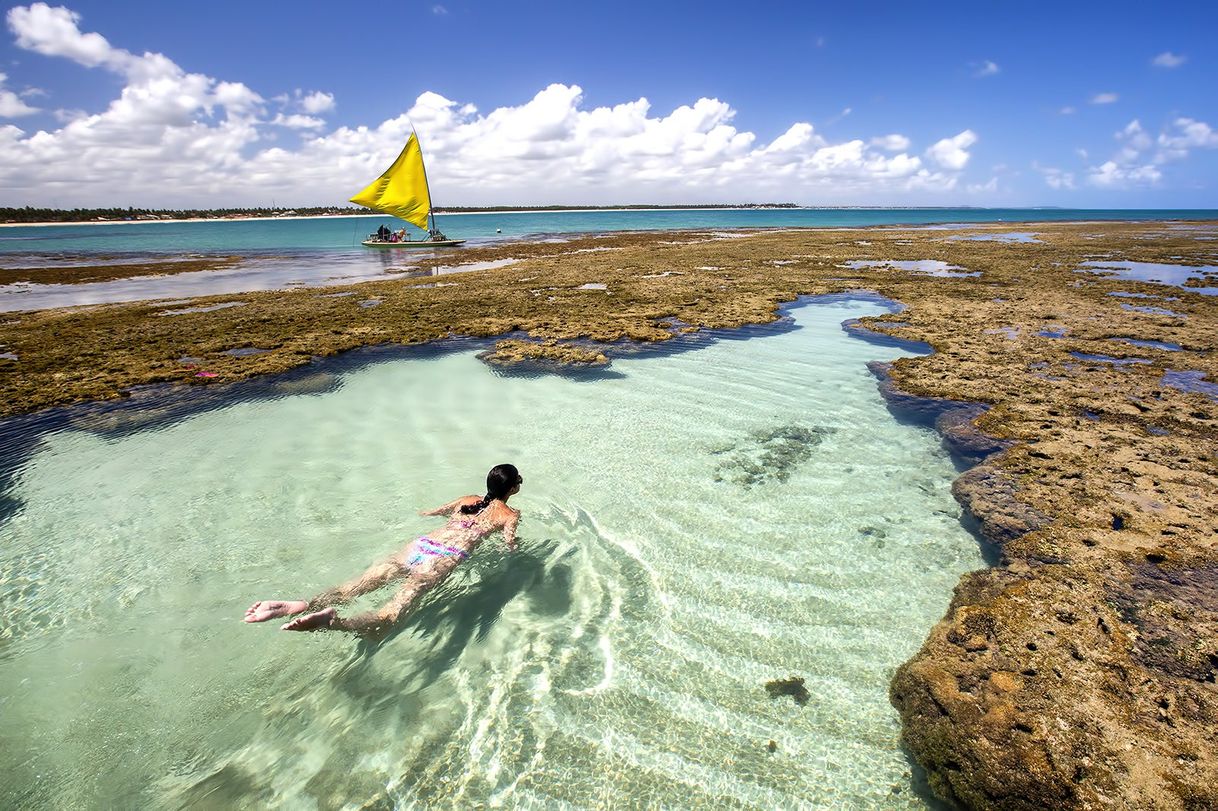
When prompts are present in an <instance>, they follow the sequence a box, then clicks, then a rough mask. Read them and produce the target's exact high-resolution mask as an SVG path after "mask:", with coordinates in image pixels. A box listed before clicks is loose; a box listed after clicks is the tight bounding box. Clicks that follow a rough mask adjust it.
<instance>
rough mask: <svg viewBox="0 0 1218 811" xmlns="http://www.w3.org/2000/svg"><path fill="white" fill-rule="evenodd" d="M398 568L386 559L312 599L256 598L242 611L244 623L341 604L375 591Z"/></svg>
mask: <svg viewBox="0 0 1218 811" xmlns="http://www.w3.org/2000/svg"><path fill="white" fill-rule="evenodd" d="M401 575H402V567H401V565H400V564H399V563H397V562H395V561H386V562H384V563H377V564H375V565H373V566H370V567H369V568H368V570H367V571H365V572H364V573H363V574H361V575H360V576H359V577H357V578H355V579H354V580H348V581H347V582H346V583H343V584H342V585H341V586H335V587H334V588H332V589H327V590H326V591H323V592H322V593H321V594H318V595H317V596H316V597H314V598H313V599H312V600H259V601H258V602H256V603H254V604H253V605H252V606H250V607H249V609H248V610H246V612H245V621H246V622H266V621H267V620H269V619H275V618H276V617H287V616H291V615H292V614H299V613H300V612H302V611H318V610H320V609H322V608H326V607H328V606H332V605H337V604H339V603H345V602H347V601H348V600H352V599H354V598H356V597H358V596H360V595H361V594H367V593H368V592H370V591H376V590H377V589H379V588H380V587H381V586H384V585H385V584H386V583H388V582H389V581H390V580H393V579H394V578H395V577H401Z"/></svg>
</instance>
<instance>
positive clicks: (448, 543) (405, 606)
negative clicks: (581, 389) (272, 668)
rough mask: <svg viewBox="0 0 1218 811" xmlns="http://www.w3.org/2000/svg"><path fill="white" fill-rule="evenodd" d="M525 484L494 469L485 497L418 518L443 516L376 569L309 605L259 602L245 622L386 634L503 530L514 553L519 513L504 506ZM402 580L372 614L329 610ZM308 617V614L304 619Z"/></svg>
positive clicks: (512, 472)
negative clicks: (437, 525)
mask: <svg viewBox="0 0 1218 811" xmlns="http://www.w3.org/2000/svg"><path fill="white" fill-rule="evenodd" d="M523 483H524V479H523V478H522V477H521V475H520V473H519V472H518V471H517V470H516V468H515V467H514V466H513V465H496V466H495V467H493V468H491V472H490V473H488V474H486V495H485V496H481V497H479V496H463V497H461V498H459V499H457V500H456V501H450V502H449V503H448V504H445V505H444V506H442V507H436V508H435V509H434V510H423V511H421V512H420V513H419V514H420V515H447V516H449V519H448V523H447V524H445V525H444V526H443V527H442V528H440V529H439V530H436V531H435V532H430V533H428V534H427V535H424V536H423V537H421V538H419V539H417V540H415V541H413V542H411V543H410V545H409V546H407V547H406V548H405V549H404V550H403V551H402V552H399V553H398V554H396V555H394V556H393V557H391V558H390V559H389V560H387V561H385V562H384V563H378V564H376V565H374V566H373V567H372V568H370V569H368V571H366V572H364V573H363V574H362V575H360V576H359V577H357V578H355V579H354V580H351V581H350V582H347V583H344V584H343V585H341V586H336V587H335V588H332V589H329V590H327V591H323V592H322V593H321V594H319V595H317V596H316V597H314V598H313V599H312V600H259V601H258V602H256V603H254V604H253V605H252V606H250V607H249V609H248V610H247V611H246V612H245V621H246V622H266V621H267V620H269V619H275V618H276V617H287V616H291V615H292V614H302V613H303V614H304V615H303V616H300V617H297V618H296V619H294V620H292V621H291V622H288V623H286V624H285V625H284V626H283V630H285V631H321V630H332V631H350V632H351V633H354V634H370V633H375V632H378V631H381V630H384V629H387V628H388V627H390V626H391V625H393V624H394V623H395V622H397V621H398V620H399V619H400V618H401V617H402V616H403V615H404V614H406V613H407V612H408V611H409V610H410V609H411V608H413V607H414V605H415V604H416V603H417V602H418V601H419V598H420V597H422V596H423V595H424V594H426V593H427V592H429V591H431V590H432V589H433V588H435V587H436V586H438V585H439V584H440V583H442V582H444V580H445V579H446V578H447V577H448V576H449V575H450V574H452V572H453V570H454V569H456V568H457V564H459V563H461V561H463V560H465V559H466V558H468V557H469V556H470V555H471V554H473V552H474V550H475V549H477V548H478V545H479V544H481V543H482V541H483V540H484V539H485V538H486V537H487V536H488V535H490V534H491V533H493V532H496V531H499V530H502V531H503V539H504V541H506V542H507V546H508V549H509V550H511V551H513V552H514V551H516V524H517V522H519V520H520V512H519V511H518V510H514V509H512V508H511V507H509V506H508V505H507V500H508V498H509V497H511V496H514V495H515V494H516V493H519V492H520V485H521V484H523ZM399 579H400V580H403V583H402V586H401V588H399V589H398V592H397V594H395V595H394V596H393V599H392V600H390V601H389V602H387V603H386V604H385V605H383V606H381V607H380V608H379V609H377V610H376V611H368V612H365V613H363V614H357V615H355V616H353V617H340V616H339V615H338V612H337V611H336V610H335V609H334V606H335V605H337V604H339V603H345V602H347V601H348V600H351V599H353V598H355V597H358V596H360V595H361V594H367V593H368V592H370V591H375V590H376V589H379V588H381V587H382V586H384V585H387V584H388V583H390V582H392V581H394V580H399ZM306 612H307V613H306Z"/></svg>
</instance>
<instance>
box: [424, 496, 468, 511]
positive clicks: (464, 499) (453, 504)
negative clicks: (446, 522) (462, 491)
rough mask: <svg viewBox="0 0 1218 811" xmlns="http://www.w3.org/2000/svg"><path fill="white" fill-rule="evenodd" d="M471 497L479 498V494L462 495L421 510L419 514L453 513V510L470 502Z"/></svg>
mask: <svg viewBox="0 0 1218 811" xmlns="http://www.w3.org/2000/svg"><path fill="white" fill-rule="evenodd" d="M470 499H474V500H478V497H477V496H461V498H459V499H457V500H456V501H450V502H448V503H447V504H445V505H443V506H440V507H435V508H433V509H430V510H419V515H451V514H452V512H453V510H456V509H457V508H458V507H461V506H463V505H465V504H468V503H469V501H470Z"/></svg>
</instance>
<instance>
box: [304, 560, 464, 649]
mask: <svg viewBox="0 0 1218 811" xmlns="http://www.w3.org/2000/svg"><path fill="white" fill-rule="evenodd" d="M455 568H456V562H455V561H454V562H452V563H448V562H437V563H436V565H434V566H433V567H432V568H431V569H429V570H427V571H423V572H412V573H411V574H410V576H409V577H407V578H406V582H405V583H403V584H402V586H401V588H399V589H398V591H397V593H396V594H394V595H393V599H391V600H390V601H389V602H387V603H385V604H384V605H383V606H381V607H380V608H378V609H377V610H375V611H366V612H364V613H363V614H356V615H355V616H353V617H340V616H338V612H337V611H335V610H334V608H333V607H327V608H324V609H322V610H321V611H314V612H312V613H309V614H305V615H304V616H303V617H297V618H296V619H294V620H292V621H291V622H289V623H286V624H285V625H284V626H283V630H285V631H320V630H333V631H349V632H351V633H353V634H357V635H360V636H364V635H375V634H377V633H380V632H383V631H386V630H388V629H389V628H390V627H392V626H393V625H394V624H395V623H397V622H398V621H399V620H400V619H401V618H402V617H403V616H405V615H406V614H408V613H410V610H411V609H412V608H414V606H415V604H416V603H417V602H418V601H419V599H420V598H421V597H422V596H423V595H424V594H426V593H427V592H429V591H431V590H432V589H433V588H435V587H436V586H438V585H440V584H441V583H443V582H444V581H445V580H446V579H447V578H448V576H449V575H450V574H452V570H453V569H455Z"/></svg>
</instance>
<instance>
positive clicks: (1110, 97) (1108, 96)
mask: <svg viewBox="0 0 1218 811" xmlns="http://www.w3.org/2000/svg"><path fill="white" fill-rule="evenodd" d="M1119 98H1120V96H1118V95H1117V94H1116V93H1096V94H1095V95H1094V96H1092V97H1091V103H1092V104H1112V103H1114V102H1115V101H1116V100H1117V99H1119Z"/></svg>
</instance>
